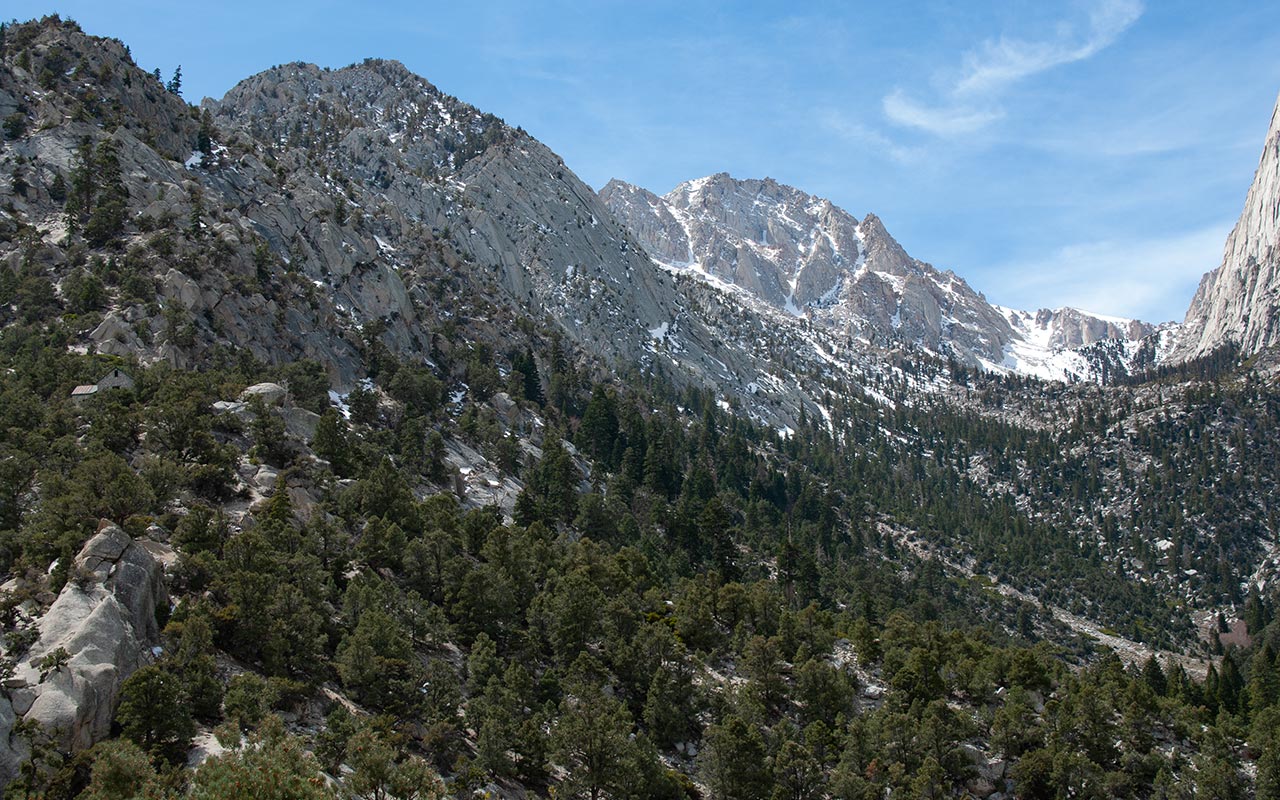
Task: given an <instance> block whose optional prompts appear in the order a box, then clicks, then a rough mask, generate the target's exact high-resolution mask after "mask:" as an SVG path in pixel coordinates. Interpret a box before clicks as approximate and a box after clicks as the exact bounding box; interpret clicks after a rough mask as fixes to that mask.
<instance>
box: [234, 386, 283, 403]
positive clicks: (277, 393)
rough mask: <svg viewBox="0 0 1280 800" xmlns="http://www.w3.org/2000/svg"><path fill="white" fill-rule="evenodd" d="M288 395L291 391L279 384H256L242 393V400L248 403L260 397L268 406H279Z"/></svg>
mask: <svg viewBox="0 0 1280 800" xmlns="http://www.w3.org/2000/svg"><path fill="white" fill-rule="evenodd" d="M288 394H289V391H288V390H287V389H285V388H284V387H283V386H281V385H280V384H278V383H255V384H254V385H252V386H250V387H249V388H248V389H245V390H244V391H243V392H241V393H240V400H241V401H242V402H245V403H247V402H249V401H250V400H251V399H253V398H254V397H258V398H261V400H262V402H263V403H266V404H267V405H268V406H278V405H280V404H281V403H283V402H284V398H285V396H286V395H288Z"/></svg>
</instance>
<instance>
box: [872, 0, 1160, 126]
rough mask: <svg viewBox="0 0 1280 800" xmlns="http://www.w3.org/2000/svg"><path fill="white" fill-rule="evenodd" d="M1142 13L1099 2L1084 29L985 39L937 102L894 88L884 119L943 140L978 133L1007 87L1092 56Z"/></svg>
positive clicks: (995, 114) (1134, 1)
mask: <svg viewBox="0 0 1280 800" xmlns="http://www.w3.org/2000/svg"><path fill="white" fill-rule="evenodd" d="M1142 12H1143V5H1142V2H1141V0H1098V2H1096V3H1095V5H1094V6H1093V7H1092V8H1091V9H1090V10H1089V13H1088V20H1087V23H1086V24H1085V25H1083V26H1077V25H1071V24H1068V23H1062V24H1060V25H1058V26H1057V31H1056V35H1055V36H1054V37H1052V38H1050V39H1044V40H1038V41H1032V40H1026V39H1018V38H1011V37H1005V36H1002V37H1000V38H999V39H995V40H989V41H987V42H985V43H983V44H982V45H981V46H980V47H978V48H977V49H975V50H973V51H971V52H969V53H967V54H966V55H965V56H964V58H963V65H962V67H961V68H960V69H959V70H958V72H957V74H955V75H953V76H950V77H948V78H945V79H944V81H943V89H942V91H941V92H940V93H939V98H938V100H937V101H936V102H933V103H928V102H922V101H919V100H916V99H913V98H911V97H909V96H908V95H907V94H906V93H905V92H904V91H903V90H901V89H895V90H894V91H893V92H890V93H889V94H887V95H885V97H884V100H883V103H882V105H883V107H884V113H885V116H886V117H888V118H889V119H890V120H891V121H893V122H894V123H896V124H898V125H902V126H904V127H909V128H918V129H920V130H924V131H928V132H929V133H933V134H936V135H942V136H947V135H955V134H963V133H972V132H974V131H977V130H980V129H982V128H984V127H986V126H987V125H989V124H991V123H992V122H994V121H996V120H998V119H1000V118H1001V117H1002V116H1004V110H1003V109H1002V108H1001V106H1000V103H999V100H1000V94H1001V93H1002V92H1003V91H1004V90H1005V89H1007V88H1008V87H1009V86H1011V85H1012V84H1014V83H1017V82H1018V81H1021V80H1024V79H1026V78H1029V77H1031V76H1033V75H1036V74H1038V73H1041V72H1044V71H1046V70H1049V69H1052V68H1054V67H1058V66H1062V65H1064V64H1071V63H1074V62H1077V61H1083V60H1084V59H1087V58H1090V57H1092V56H1093V55H1095V54H1097V53H1098V52H1099V51H1101V50H1103V49H1105V48H1106V47H1108V46H1110V45H1111V44H1112V43H1114V42H1115V41H1116V40H1117V39H1118V38H1119V37H1120V35H1121V34H1123V33H1124V32H1125V31H1126V30H1128V29H1129V27H1130V26H1132V25H1133V24H1134V23H1135V22H1137V20H1138V18H1139V17H1141V16H1142ZM1082 27H1083V30H1081V28H1082Z"/></svg>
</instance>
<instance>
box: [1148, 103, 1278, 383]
mask: <svg viewBox="0 0 1280 800" xmlns="http://www.w3.org/2000/svg"><path fill="white" fill-rule="evenodd" d="M1278 247H1280V99H1278V100H1277V104H1276V107H1275V109H1274V110H1273V111H1272V113H1271V125H1270V128H1269V129H1268V130H1267V138H1266V141H1265V143H1264V144H1263V148H1262V158H1261V160H1260V161H1259V162H1258V170H1257V172H1256V173H1254V177H1253V184H1252V185H1251V186H1250V187H1249V193H1248V195H1247V196H1246V197H1245V202H1244V211H1243V212H1242V213H1241V214H1240V220H1239V221H1238V222H1237V223H1236V226H1235V229H1234V230H1232V231H1231V235H1230V236H1228V237H1227V244H1226V249H1225V251H1224V253H1223V256H1222V264H1221V266H1219V267H1218V268H1217V269H1215V270H1214V271H1212V272H1210V273H1208V274H1206V275H1205V276H1204V278H1203V279H1202V280H1201V281H1200V287H1199V289H1197V291H1196V294H1195V297H1194V298H1193V299H1192V300H1191V306H1190V307H1189V308H1188V309H1187V316H1186V319H1185V321H1184V322H1183V326H1182V332H1181V335H1180V336H1179V340H1178V343H1177V346H1176V348H1175V350H1174V352H1173V354H1172V355H1171V357H1170V360H1171V361H1186V360H1188V359H1192V358H1196V357H1198V356H1203V355H1207V354H1209V353H1211V352H1213V351H1214V350H1216V349H1218V348H1220V347H1222V346H1223V345H1236V346H1238V347H1239V348H1240V352H1241V354H1242V355H1252V354H1254V353H1258V352H1260V351H1262V350H1264V349H1267V348H1270V347H1273V346H1274V345H1276V344H1280V249H1278Z"/></svg>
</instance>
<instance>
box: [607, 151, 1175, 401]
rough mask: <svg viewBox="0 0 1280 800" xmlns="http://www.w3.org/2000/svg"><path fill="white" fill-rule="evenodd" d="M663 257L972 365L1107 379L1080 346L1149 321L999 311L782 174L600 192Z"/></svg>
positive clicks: (852, 333)
mask: <svg viewBox="0 0 1280 800" xmlns="http://www.w3.org/2000/svg"><path fill="white" fill-rule="evenodd" d="M600 196H601V198H602V199H603V200H604V202H605V203H606V204H607V205H608V206H609V208H610V210H611V211H612V212H613V213H614V214H615V215H617V217H618V218H619V219H620V220H622V221H623V222H624V224H626V225H627V227H628V228H629V229H630V230H631V233H632V235H633V236H635V238H636V240H637V241H638V242H640V244H641V245H642V246H643V247H644V248H645V250H646V251H647V252H648V253H649V255H650V256H652V257H653V258H654V260H656V261H657V262H658V263H660V264H662V265H664V266H665V267H667V268H668V269H669V270H672V271H684V272H689V273H691V274H697V275H703V276H705V277H706V278H707V279H709V280H711V281H712V282H714V283H719V284H728V285H731V286H736V287H738V288H740V289H744V290H746V291H747V292H748V293H750V294H751V295H752V296H754V297H756V298H759V299H761V300H763V301H764V302H765V303H767V304H768V305H769V306H771V307H773V308H775V309H779V310H783V311H786V312H789V313H790V314H792V315H794V316H797V317H801V316H802V317H805V318H807V319H809V320H812V321H814V322H817V323H820V324H822V325H823V326H825V327H826V328H828V329H830V330H832V331H834V332H836V333H838V334H839V335H840V336H843V337H846V338H848V339H850V340H864V341H865V342H867V343H868V344H883V343H886V342H893V343H897V344H903V345H908V346H911V345H916V346H922V347H924V348H925V349H928V350H930V351H932V352H934V353H938V354H940V355H944V356H951V357H955V358H957V359H958V360H960V361H961V362H963V363H967V364H970V365H975V366H977V365H981V366H984V367H987V368H992V369H1011V370H1014V371H1017V372H1024V373H1028V374H1033V375H1039V376H1040V377H1046V378H1058V379H1062V378H1080V377H1089V378H1097V377H1098V375H1097V374H1096V372H1095V371H1094V370H1093V369H1092V366H1091V363H1092V362H1091V361H1090V359H1088V358H1084V357H1077V356H1076V355H1075V354H1074V353H1073V352H1071V351H1074V350H1076V349H1077V348H1080V347H1084V346H1086V345H1091V344H1093V343H1094V342H1098V341H1101V340H1104V339H1119V340H1121V341H1123V342H1136V341H1138V340H1139V339H1141V338H1142V337H1144V336H1147V335H1149V334H1150V333H1151V332H1152V330H1153V328H1152V327H1151V326H1150V325H1147V324H1146V323H1141V322H1136V321H1132V320H1118V319H1112V318H1104V317H1097V316H1095V315H1091V314H1088V313H1086V312H1082V311H1079V310H1077V309H1072V308H1063V309H1058V310H1056V311H1050V310H1047V309H1042V310H1040V311H1038V312H1035V313H1027V312H1021V311H1013V310H1011V309H1004V308H999V307H997V306H993V305H992V304H991V303H989V302H987V300H986V298H985V297H984V296H982V295H981V294H980V293H978V292H976V291H974V290H973V288H972V287H970V286H969V285H968V283H966V282H965V281H964V280H963V279H962V278H960V277H958V276H956V275H955V274H954V273H952V272H950V271H946V272H942V271H939V270H937V269H935V268H934V267H933V266H932V265H930V264H927V263H925V262H923V261H919V260H917V259H914V258H912V257H911V256H910V255H908V254H907V252H906V251H905V250H904V249H903V248H902V246H901V245H900V244H899V243H898V242H897V241H896V240H895V239H894V238H893V237H892V236H891V235H890V234H889V232H888V231H887V230H886V229H885V226H884V224H883V223H882V222H881V220H880V219H879V218H878V217H876V216H875V215H874V214H868V215H867V216H866V217H865V218H864V219H862V220H861V221H859V220H858V219H857V218H856V217H854V216H853V215H851V214H849V213H848V212H846V211H845V210H843V209H841V208H839V207H837V206H835V205H833V204H832V203H831V202H830V201H829V200H824V199H822V198H818V197H814V196H812V195H809V194H806V193H804V192H802V191H800V190H798V189H794V188H792V187H789V186H784V185H782V184H779V183H777V182H776V181H774V180H772V179H767V178H766V179H765V180H736V179H734V178H732V177H730V176H729V175H727V174H724V173H720V174H717V175H712V176H709V177H706V178H700V179H698V180H693V181H688V182H686V183H682V184H680V185H679V186H677V187H676V188H675V189H674V190H672V191H671V192H669V193H668V194H667V195H665V196H663V197H658V196H657V195H655V194H653V193H652V192H649V191H647V190H645V189H642V188H639V187H636V186H632V185H630V184H627V183H624V182H622V181H618V180H614V181H610V182H609V183H608V184H607V185H606V186H605V187H604V188H603V189H601V191H600Z"/></svg>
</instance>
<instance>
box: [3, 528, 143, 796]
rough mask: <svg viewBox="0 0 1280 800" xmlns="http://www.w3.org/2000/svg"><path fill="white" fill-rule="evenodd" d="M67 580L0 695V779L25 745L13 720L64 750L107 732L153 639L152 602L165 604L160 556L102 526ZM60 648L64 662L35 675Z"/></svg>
mask: <svg viewBox="0 0 1280 800" xmlns="http://www.w3.org/2000/svg"><path fill="white" fill-rule="evenodd" d="M72 575H73V578H72V580H70V581H69V582H68V583H67V585H66V586H64V587H63V589H62V591H61V592H60V593H59V594H58V598H57V600H55V601H54V603H53V605H52V606H51V607H50V608H49V610H48V611H47V612H46V613H45V615H44V616H43V617H41V619H40V620H39V622H38V623H37V625H38V628H39V631H40V638H39V639H38V640H37V641H36V643H35V644H34V645H33V646H32V647H31V649H30V650H29V651H28V652H27V654H26V655H25V656H23V658H22V661H21V663H20V664H19V665H18V669H17V672H16V674H15V677H14V680H13V681H11V682H10V684H9V689H10V691H9V698H8V699H0V782H7V781H9V780H11V779H12V778H13V776H14V775H15V774H16V772H17V766H18V764H19V763H20V762H21V760H22V759H23V758H25V755H26V754H25V751H24V749H23V746H22V745H21V744H20V743H15V742H13V741H12V739H11V732H12V730H13V726H14V724H15V722H16V720H17V719H18V718H22V719H27V720H31V721H34V722H37V723H39V724H40V725H41V726H42V727H43V728H44V729H45V730H46V731H48V732H49V733H51V734H52V735H53V736H54V739H55V741H56V742H57V744H58V746H59V747H60V748H61V749H63V750H65V751H80V750H84V749H86V748H89V747H91V746H93V744H94V743H95V742H97V741H99V740H101V739H103V738H105V737H106V736H107V735H108V734H109V733H110V731H111V720H112V717H113V716H114V714H115V709H116V705H117V703H118V700H119V693H120V685H121V684H122V683H123V682H124V680H125V679H126V678H128V677H129V676H130V675H132V674H133V672H134V671H135V670H137V669H138V668H139V667H140V666H142V665H144V664H145V663H147V662H148V661H149V660H150V658H151V647H152V646H153V645H154V644H155V643H156V642H158V641H159V638H160V631H159V628H158V625H157V623H156V608H157V607H158V606H160V604H162V603H167V602H168V595H167V593H166V591H165V588H164V579H163V571H162V569H161V566H160V564H159V562H157V561H156V560H155V559H154V558H153V557H152V556H151V554H150V553H149V552H148V551H147V549H146V548H145V547H143V546H142V545H141V544H140V543H138V542H136V541H134V540H133V539H131V538H130V537H129V535H128V534H126V533H125V532H124V531H122V530H121V529H120V528H118V527H116V526H115V525H112V524H109V523H107V524H104V526H103V528H102V529H101V530H100V531H99V532H98V534H97V535H96V536H94V537H93V538H92V539H90V540H89V541H88V542H87V543H86V544H85V545H84V547H83V548H82V549H81V550H80V553H79V555H77V556H76V559H75V564H74V570H73V573H72ZM59 648H61V649H62V650H65V651H66V653H67V654H68V656H69V658H68V660H67V662H66V666H64V667H61V668H59V669H56V670H54V671H52V672H50V673H49V674H48V675H46V677H45V679H44V680H43V681H41V679H40V667H39V665H40V662H41V660H42V659H43V658H44V657H45V656H47V655H49V654H51V653H54V652H56V651H57V650H58V649H59Z"/></svg>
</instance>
